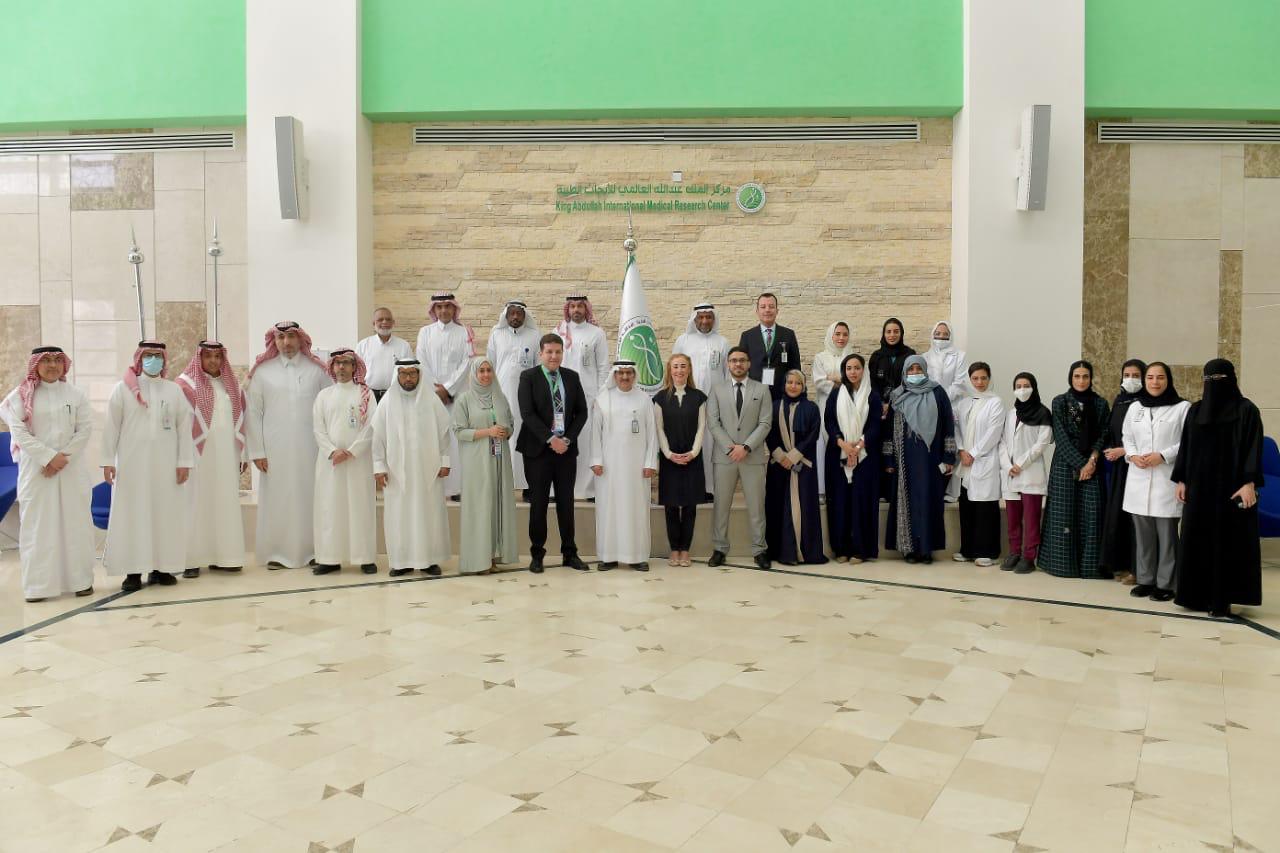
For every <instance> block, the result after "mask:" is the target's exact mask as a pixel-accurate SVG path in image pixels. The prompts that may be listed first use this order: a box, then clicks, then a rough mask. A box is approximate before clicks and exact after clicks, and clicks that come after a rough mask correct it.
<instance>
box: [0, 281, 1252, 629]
mask: <svg viewBox="0 0 1280 853" xmlns="http://www.w3.org/2000/svg"><path fill="white" fill-rule="evenodd" d="M756 314H757V318H758V320H759V324H758V325H757V326H753V327H752V328H750V329H747V330H745V331H743V332H742V333H741V335H740V336H739V339H738V342H737V344H736V345H733V346H730V344H729V341H728V339H726V338H725V337H724V336H723V335H722V334H721V333H720V330H719V318H718V314H717V311H716V308H715V306H714V305H712V304H710V303H702V304H698V305H696V306H694V308H693V311H692V312H691V314H690V317H689V321H688V326H687V328H686V331H685V332H684V334H682V335H680V337H679V338H678V339H677V340H676V341H675V344H674V346H673V347H672V355H671V357H670V359H669V360H668V362H667V369H666V372H665V378H664V383H663V386H662V388H661V390H659V391H658V392H657V393H656V394H655V395H653V396H652V397H650V395H649V394H648V393H646V392H645V391H644V390H642V389H640V388H639V387H638V386H637V383H636V370H635V365H634V363H631V362H627V361H611V360H610V358H609V352H608V343H607V339H606V336H605V334H604V332H603V330H602V329H601V328H600V327H599V325H598V324H597V323H596V322H595V317H594V312H593V310H592V307H591V303H590V301H589V300H588V299H587V298H586V296H585V295H580V294H575V295H570V296H568V297H566V299H565V303H564V307H563V311H562V316H561V318H560V321H559V322H558V323H557V325H556V327H555V330H554V331H547V332H545V333H544V332H543V331H541V330H540V329H539V327H538V324H537V322H536V320H535V318H534V316H533V313H532V312H531V311H530V310H529V307H528V305H526V304H525V303H523V302H520V301H516V300H513V301H510V302H507V303H506V304H505V305H504V306H503V309H502V311H501V312H500V314H499V316H498V318H497V322H496V324H495V325H494V327H493V329H492V331H491V333H490V335H489V340H488V347H487V350H486V352H485V354H484V355H477V354H476V350H475V335H474V332H473V331H472V329H471V327H469V326H467V325H465V324H464V323H462V319H461V318H462V309H461V306H460V305H459V304H458V301H457V300H456V298H455V297H454V296H453V295H452V294H443V293H442V294H437V295H435V296H433V297H432V300H431V308H430V316H431V318H432V322H431V323H430V324H429V325H427V326H425V327H424V328H423V329H422V330H421V332H420V333H419V335H418V340H417V346H416V347H413V346H410V344H409V343H408V342H406V341H404V340H402V339H400V338H397V337H396V336H395V335H394V334H393V333H392V330H393V327H394V318H393V316H392V314H391V312H390V311H389V310H387V309H385V308H379V309H378V310H377V311H376V312H375V314H374V318H373V325H374V332H375V334H373V335H370V336H369V337H368V338H365V339H364V340H362V341H360V342H359V344H358V345H357V346H356V348H355V349H354V350H353V349H337V350H333V351H331V352H329V353H328V354H327V358H322V357H321V356H320V355H317V354H316V353H314V352H313V351H312V341H311V338H310V336H308V335H307V333H306V332H305V331H304V330H303V329H302V328H301V327H300V326H299V325H298V324H297V323H295V322H282V323H277V324H275V325H274V326H272V327H271V328H270V329H268V330H267V332H266V335H265V338H264V344H265V347H264V351H263V352H262V354H261V355H259V356H258V358H257V359H256V361H255V363H254V365H253V367H252V368H251V369H250V371H249V374H248V383H247V390H243V391H242V389H241V388H240V385H239V383H238V381H237V378H236V376H235V373H234V371H233V370H232V369H231V368H230V364H229V360H228V358H227V353H226V349H225V348H224V347H223V346H222V344H220V343H217V342H214V341H202V342H201V343H200V345H199V347H198V349H197V351H196V353H195V355H194V356H193V358H192V359H191V362H190V363H189V364H188V365H187V366H186V368H185V369H184V370H183V372H182V373H181V374H180V375H179V376H178V377H177V380H176V381H170V380H169V379H167V378H166V376H167V373H168V361H167V350H166V346H165V344H164V343H163V342H160V341H142V342H140V343H139V345H138V348H137V351H136V352H135V354H134V358H133V362H132V364H131V365H130V366H129V368H128V369H127V370H126V372H125V374H124V377H123V379H122V380H121V382H120V383H119V384H118V385H117V386H116V388H115V389H114V390H113V391H112V394H111V396H110V400H109V401H108V406H107V420H106V429H105V432H104V436H103V440H102V456H101V466H102V469H103V475H104V479H105V480H106V481H107V482H108V483H111V484H112V485H113V487H114V495H113V499H112V505H111V512H110V520H109V526H108V534H107V546H106V551H105V553H104V556H103V564H104V567H105V568H106V570H107V571H108V573H110V574H115V575H124V582H123V588H124V589H125V590H134V589H138V588H140V587H141V586H142V583H143V576H144V575H146V577H147V580H148V582H151V583H157V584H162V585H169V584H173V583H176V577H175V576H176V575H177V574H179V573H180V574H182V575H183V576H184V577H188V578H192V577H198V576H199V574H200V573H201V570H202V569H209V570H213V571H239V570H240V569H241V567H242V563H243V562H244V554H245V538H244V529H243V524H242V516H241V508H240V484H241V478H242V476H243V474H244V473H245V471H246V470H247V466H248V465H249V464H252V465H253V466H254V467H255V468H256V469H257V477H258V515H257V536H256V548H255V550H256V556H257V558H258V560H259V562H261V563H264V564H265V565H266V566H267V567H268V568H269V569H281V568H299V567H303V566H310V567H311V568H312V571H313V572H315V573H316V574H327V573H330V572H335V571H338V570H340V568H341V566H342V565H344V564H346V565H353V566H358V567H360V569H361V570H362V571H364V572H366V573H374V572H376V571H377V566H376V563H375V555H376V553H377V550H378V549H377V537H376V529H375V522H374V517H375V505H376V491H377V490H378V489H381V491H382V493H383V496H384V513H383V532H384V537H385V540H386V552H387V554H388V562H389V566H390V573H391V575H392V576H402V575H406V574H408V573H411V572H414V571H422V572H425V573H427V574H431V575H438V574H440V564H441V563H442V562H443V561H445V560H446V559H447V558H448V557H449V556H450V555H451V554H452V553H453V548H452V545H451V537H450V527H449V523H448V517H447V512H446V501H448V500H450V499H454V500H460V501H461V542H460V547H459V550H458V554H459V570H460V571H461V572H463V573H469V574H476V573H481V574H482V573H486V572H489V571H492V570H493V569H495V568H496V567H497V566H499V565H502V564H511V563H514V562H515V561H516V559H517V554H516V549H517V545H516V542H517V537H516V528H515V518H516V516H515V509H516V504H515V500H516V498H515V496H516V493H517V492H520V493H522V494H523V495H524V497H525V499H526V500H527V501H528V503H529V506H530V515H529V528H528V534H529V540H530V555H531V558H532V560H531V563H530V566H529V568H530V570H531V571H533V572H542V571H543V570H544V563H543V561H544V557H545V555H546V543H547V536H548V529H547V512H548V508H549V505H550V502H551V500H552V498H553V496H554V500H555V504H556V519H557V526H558V528H559V540H560V543H559V545H560V551H561V556H562V559H563V564H564V565H565V566H568V567H570V568H574V569H577V570H579V571H585V570H587V569H588V568H589V566H588V565H587V564H586V563H585V562H584V561H583V560H582V559H581V557H580V556H579V554H578V550H577V546H576V540H575V530H574V522H575V519H574V500H575V499H584V498H585V499H590V500H594V501H595V504H596V512H595V517H596V550H597V555H598V557H599V561H600V562H599V563H598V569H599V570H601V571H606V570H609V569H613V568H615V567H618V566H619V565H622V564H626V565H628V566H630V567H631V568H633V569H635V570H639V571H647V570H648V559H649V550H650V541H651V538H650V536H651V534H650V528H649V507H650V502H651V495H652V490H651V483H652V480H653V478H655V477H656V478H657V500H658V503H659V504H660V505H661V506H663V507H664V510H665V516H666V527H667V538H668V541H669V546H670V557H669V563H670V564H671V565H684V566H687V565H690V562H691V555H690V548H691V547H692V541H693V533H694V526H695V518H696V513H697V507H698V505H699V504H702V503H706V502H711V503H712V504H713V522H712V524H713V526H712V536H711V540H712V548H713V551H712V553H711V555H710V558H709V560H708V564H709V565H711V566H718V565H721V564H723V563H724V562H725V560H726V558H727V554H728V551H729V546H730V541H729V519H730V510H731V507H732V504H733V501H734V496H735V493H736V492H737V490H738V488H739V486H740V487H741V492H742V495H743V498H744V502H745V509H746V515H747V522H748V530H749V538H750V547H751V551H752V554H753V558H754V561H755V563H756V564H757V565H758V566H760V567H762V568H768V567H770V566H771V565H772V562H773V561H774V560H777V561H779V562H782V563H784V564H799V563H825V562H826V561H827V559H828V558H827V556H826V554H827V548H828V546H829V549H830V552H831V553H832V554H833V556H834V558H835V559H836V560H837V561H838V562H842V563H859V562H863V561H866V560H873V559H876V558H877V556H878V554H879V550H880V536H879V514H880V503H881V502H882V501H885V502H887V504H888V518H887V525H886V528H885V532H884V543H883V547H884V548H885V549H886V550H891V551H896V552H899V553H901V554H902V555H903V557H904V559H905V560H906V561H907V562H909V563H931V562H932V560H933V555H934V553H935V552H936V551H940V550H943V549H945V548H946V532H945V524H944V517H945V516H944V505H945V504H946V503H947V502H958V504H959V507H958V508H959V519H960V525H959V527H960V543H959V545H960V547H959V550H958V551H956V552H955V553H954V559H955V560H957V561H970V560H972V561H974V562H976V563H977V564H978V565H981V566H992V565H995V564H997V562H998V564H999V566H1000V568H1002V569H1004V570H1007V571H1012V572H1016V573H1027V572H1031V571H1033V570H1034V569H1035V568H1036V567H1037V566H1038V567H1039V568H1041V569H1042V570H1044V571H1045V572H1048V573H1050V574H1053V575H1058V576H1063V577H1082V578H1094V577H1117V578H1121V579H1127V580H1129V581H1130V582H1131V583H1132V587H1133V589H1132V594H1133V595H1138V596H1151V597H1152V598H1153V599H1156V600H1168V599H1170V598H1176V601H1177V603H1179V604H1181V605H1183V606H1186V607H1188V608H1191V609H1195V610H1207V611H1209V612H1211V613H1215V614H1224V613H1228V612H1229V608H1230V605H1231V604H1232V603H1240V604H1257V603H1260V600H1261V581H1260V556H1259V549H1258V535H1257V533H1258V529H1257V523H1258V522H1257V512H1256V509H1255V505H1256V501H1257V489H1258V488H1260V487H1261V486H1262V474H1261V444H1262V426H1261V419H1260V416H1259V413H1258V410H1257V408H1256V407H1255V406H1253V404H1252V403H1250V402H1249V401H1248V400H1246V399H1244V398H1243V397H1242V395H1241V393H1240V390H1239V386H1238V383H1237V380H1236V376H1235V371H1234V368H1233V366H1232V365H1231V363H1230V362H1227V361H1225V360H1222V359H1215V360H1213V361H1211V362H1209V364H1207V365H1206V366H1205V371H1204V395H1203V399H1202V400H1201V401H1200V402H1197V403H1195V404H1190V403H1188V402H1186V401H1184V400H1182V399H1181V398H1180V397H1179V395H1178V393H1177V391H1176V390H1175V389H1174V384H1173V376H1172V373H1171V371H1170V369H1169V367H1168V366H1167V365H1166V364H1164V363H1162V362H1153V363H1151V364H1149V365H1148V364H1143V363H1142V362H1139V361H1136V360H1134V361H1130V362H1127V363H1126V364H1125V366H1124V374H1123V377H1122V387H1123V390H1122V391H1121V393H1120V395H1119V396H1118V397H1117V398H1116V399H1115V401H1114V402H1113V403H1112V404H1111V405H1110V406H1109V405H1108V404H1107V402H1106V401H1105V400H1104V399H1103V398H1102V397H1101V396H1099V395H1098V394H1097V393H1096V392H1095V391H1094V390H1093V379H1094V377H1093V369H1092V367H1091V366H1090V365H1089V364H1088V362H1084V361H1079V362H1076V363H1075V364H1073V365H1072V366H1071V370H1070V374H1069V388H1068V390H1067V391H1066V392H1065V393H1063V394H1060V395H1058V396H1057V397H1055V398H1054V399H1053V401H1052V403H1051V406H1050V407H1046V406H1045V405H1044V404H1043V403H1042V402H1041V399H1040V393H1039V388H1038V383H1037V380H1036V378H1035V376H1033V375H1031V374H1030V373H1019V374H1017V375H1016V376H1015V377H1014V379H1013V383H1012V391H1013V398H1014V400H1015V403H1014V405H1013V407H1012V408H1010V409H1008V410H1006V408H1005V406H1004V403H1003V402H1002V401H1001V399H1000V397H999V396H997V395H996V394H995V392H994V391H993V390H992V381H993V376H992V371H991V368H990V366H989V365H988V364H986V363H985V362H982V361H973V362H969V361H968V360H967V359H966V356H965V353H964V352H963V351H960V350H959V349H957V348H956V347H955V345H954V343H953V341H952V333H951V328H950V326H949V324H948V323H946V322H942V323H938V324H937V325H936V326H935V327H934V329H933V330H932V335H931V340H930V346H929V348H928V350H927V351H926V352H924V353H923V354H917V353H916V352H915V351H914V350H913V349H912V348H911V347H909V346H907V344H906V342H905V330H904V328H903V325H902V323H901V322H900V321H898V320H897V319H895V318H890V319H889V320H887V321H886V322H885V323H884V325H883V327H882V331H881V338H880V345H879V348H877V349H876V350H875V351H874V352H873V353H872V354H871V356H870V358H864V357H863V356H862V355H860V354H857V353H854V352H852V347H851V345H850V338H851V334H850V332H851V330H850V327H849V325H848V324H847V323H845V322H835V323H833V324H831V326H830V327H829V328H828V330H827V334H826V338H825V340H824V344H823V348H822V351H821V352H819V353H818V354H817V355H816V356H815V357H814V359H813V361H812V370H811V376H812V381H813V384H814V386H815V399H813V400H811V399H809V394H808V388H807V385H808V381H809V376H807V375H806V373H805V371H804V369H803V357H802V354H801V350H800V347H799V343H798V341H797V338H796V335H795V333H794V331H793V330H791V329H788V328H786V327H784V326H782V325H780V324H778V322H777V317H778V301H777V298H776V296H774V295H773V294H770V293H764V294H761V295H760V296H759V297H758V298H757V300H756ZM70 366H71V363H70V359H69V358H68V357H67V355H66V353H64V352H63V351H62V350H61V349H59V348H57V347H38V348H36V349H35V350H33V351H32V354H31V358H30V361H29V363H28V370H27V376H26V378H25V379H24V381H23V382H22V383H21V385H20V386H19V387H18V388H17V389H15V390H14V391H13V393H11V394H10V395H9V396H8V397H7V398H5V400H4V402H3V404H2V406H0V417H3V418H4V419H5V420H6V421H7V422H8V424H9V425H10V428H11V430H12V433H13V435H12V440H13V444H14V447H15V451H16V452H17V453H18V454H19V460H20V477H19V502H20V511H21V533H20V550H21V559H22V564H23V578H24V581H23V583H24V592H25V594H26V596H27V598H28V600H40V599H43V598H47V597H50V596H55V595H60V594H63V593H66V592H74V593H76V594H77V595H88V594H89V593H91V592H92V566H93V556H94V555H93V536H92V530H91V528H90V527H89V514H88V512H87V511H86V510H87V503H88V499H89V491H90V486H91V482H90V471H91V470H92V466H90V465H89V463H88V455H89V453H88V451H87V446H88V443H89V432H90V425H91V418H90V409H89V404H88V401H87V398H86V397H85V395H84V394H83V393H82V392H81V391H79V390H78V389H76V388H75V387H74V386H72V385H70V384H69V383H67V382H66V376H67V371H68V370H69V368H70ZM27 460H30V462H31V464H27ZM822 496H825V503H826V520H827V539H828V542H827V543H824V541H823V535H822V525H821V516H820V513H821V510H820V507H821V504H822ZM1001 500H1003V501H1004V503H1005V513H1006V516H1007V520H1008V544H1009V548H1008V554H1007V556H1005V557H1004V558H1003V560H1001V553H1002V550H1003V549H1002V545H1001V535H1000V501H1001Z"/></svg>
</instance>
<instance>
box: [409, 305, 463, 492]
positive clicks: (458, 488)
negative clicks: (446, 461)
mask: <svg viewBox="0 0 1280 853" xmlns="http://www.w3.org/2000/svg"><path fill="white" fill-rule="evenodd" d="M428 313H429V314H430V316H431V319H432V320H434V321H435V322H434V323H432V324H430V325H427V326H423V327H422V330H421V331H419V332H418V348H417V354H418V361H419V362H421V365H422V368H423V373H425V374H426V375H425V376H424V377H422V378H424V379H425V378H431V379H432V381H433V382H434V383H435V392H436V396H437V397H439V398H440V402H441V403H444V407H445V409H446V410H447V411H448V412H449V415H450V417H452V416H453V398H454V397H456V396H458V395H459V394H461V393H462V392H463V391H465V390H467V381H468V377H469V373H468V371H469V369H470V367H471V359H472V357H474V356H475V354H476V346H475V344H476V333H475V332H474V331H473V330H472V329H471V327H470V326H467V325H464V324H463V323H462V306H460V305H459V304H458V300H457V299H455V298H454V296H453V294H452V293H437V294H436V295H434V296H432V297H431V310H430V311H429V312H428ZM397 363H398V362H397ZM446 452H447V453H448V455H449V457H450V458H451V459H453V460H455V462H456V460H457V459H458V439H457V436H455V435H454V434H453V433H452V432H450V433H449V447H448V448H447V450H446ZM444 491H445V494H446V495H447V496H448V497H449V498H450V499H451V500H456V499H457V498H458V496H459V495H461V494H462V471H461V469H460V468H459V467H458V466H457V465H456V464H455V465H454V466H453V469H452V470H451V471H450V472H449V477H448V479H446V480H445V483H444Z"/></svg>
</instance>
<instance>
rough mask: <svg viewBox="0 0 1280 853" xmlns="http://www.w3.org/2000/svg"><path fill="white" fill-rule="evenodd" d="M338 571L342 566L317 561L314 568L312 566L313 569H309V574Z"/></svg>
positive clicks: (325, 573)
mask: <svg viewBox="0 0 1280 853" xmlns="http://www.w3.org/2000/svg"><path fill="white" fill-rule="evenodd" d="M340 571H342V566H335V565H333V564H332V563H318V564H317V565H316V566H315V568H313V569H312V570H311V574H313V575H331V574H333V573H334V572H340Z"/></svg>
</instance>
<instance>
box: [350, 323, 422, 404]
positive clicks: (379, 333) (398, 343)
mask: <svg viewBox="0 0 1280 853" xmlns="http://www.w3.org/2000/svg"><path fill="white" fill-rule="evenodd" d="M395 326H396V318H395V317H394V316H392V314H391V309H390V308H378V309H377V310H375V311H374V312H373V332H374V333H373V334H372V335H370V336H369V337H367V338H365V339H364V340H362V341H361V342H360V343H358V344H356V355H358V356H360V360H361V361H363V362H364V367H365V370H366V371H368V377H367V378H368V382H369V390H370V391H372V392H373V397H374V400H381V399H382V395H383V394H385V393H387V389H388V388H390V387H391V383H393V382H395V381H396V359H397V358H413V347H412V346H410V344H409V342H408V341H406V340H405V339H404V338H402V337H400V336H398V335H393V334H391V330H392V329H394V328H395Z"/></svg>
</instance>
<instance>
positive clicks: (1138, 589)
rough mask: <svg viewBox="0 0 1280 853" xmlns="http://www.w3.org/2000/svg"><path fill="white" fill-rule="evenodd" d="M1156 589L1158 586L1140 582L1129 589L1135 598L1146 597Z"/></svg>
mask: <svg viewBox="0 0 1280 853" xmlns="http://www.w3.org/2000/svg"><path fill="white" fill-rule="evenodd" d="M1155 591H1156V588H1155V587H1154V586H1152V585H1151V584H1149V583H1140V584H1138V585H1137V586H1135V587H1134V588H1133V589H1131V590H1129V594H1130V595H1132V596H1133V597H1134V598H1146V597H1147V596H1149V595H1151V593H1153V592H1155Z"/></svg>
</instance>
